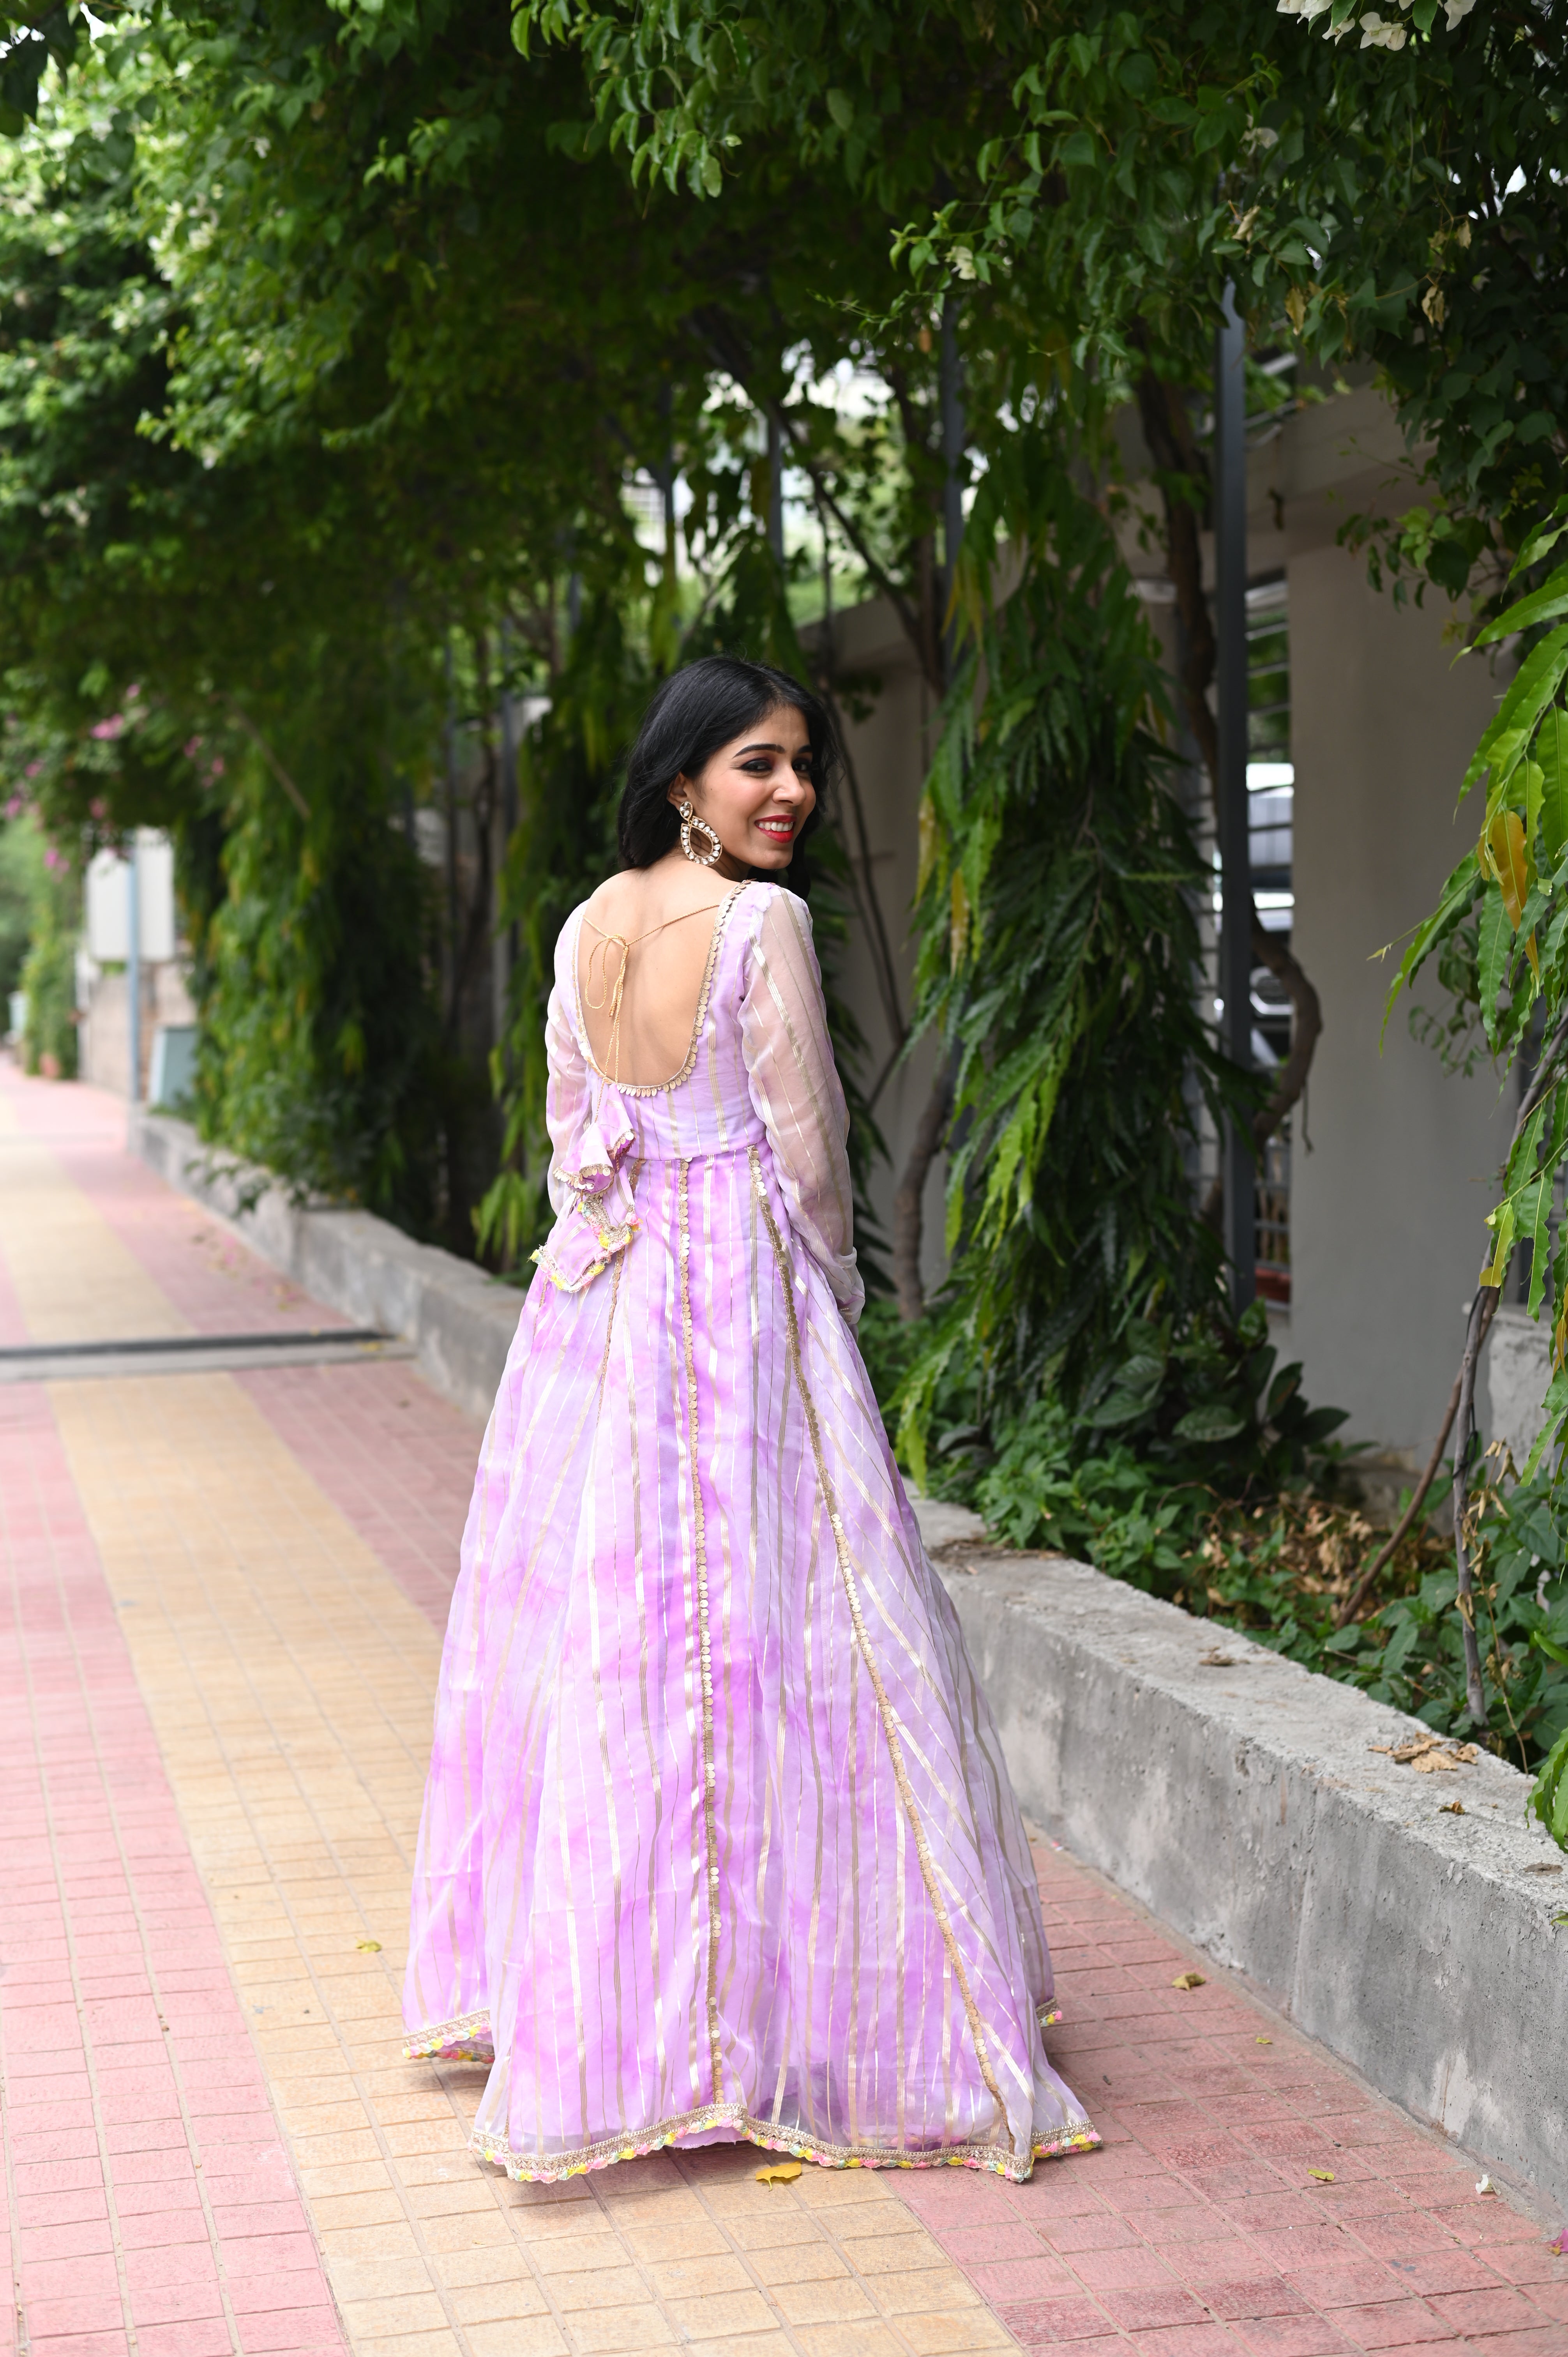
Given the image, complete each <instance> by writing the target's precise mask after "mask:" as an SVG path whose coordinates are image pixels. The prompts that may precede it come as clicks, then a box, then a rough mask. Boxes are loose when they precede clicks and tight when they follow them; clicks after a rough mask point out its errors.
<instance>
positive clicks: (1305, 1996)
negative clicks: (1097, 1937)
mask: <svg viewBox="0 0 1568 2357" xmlns="http://www.w3.org/2000/svg"><path fill="white" fill-rule="evenodd" d="M922 1502H923V1501H922ZM938 1560H939V1565H940V1569H941V1572H942V1577H943V1578H944V1580H945V1582H946V1584H947V1587H948V1591H949V1593H950V1596H951V1597H952V1599H953V1602H954V1604H955V1606H956V1607H957V1609H958V1615H959V1619H960V1620H961V1622H962V1624H963V1631H964V1635H965V1637H966V1638H967V1640H968V1641H969V1646H970V1650H971V1652H972V1654H973V1656H974V1660H975V1664H976V1667H977V1669H978V1670H979V1673H980V1677H981V1682H982V1684H983V1686H984V1688H985V1691H986V1693H987V1695H989V1696H990V1698H991V1705H992V1707H993V1710H994V1711H995V1713H996V1717H997V1720H998V1722H999V1724H1000V1727H1001V1730H1002V1739H1003V1744H1004V1749H1005V1750H1006V1754H1007V1761H1008V1765H1009V1767H1010V1768H1011V1770H1012V1772H1013V1780H1014V1782H1015V1785H1016V1787H1017V1791H1018V1797H1019V1799H1020V1801H1021V1802H1022V1803H1023V1805H1024V1808H1025V1810H1026V1812H1027V1813H1028V1814H1029V1815H1030V1816H1031V1817H1033V1818H1034V1819H1035V1820H1036V1822H1037V1823H1038V1824H1042V1825H1044V1826H1046V1827H1047V1828H1048V1829H1049V1830H1050V1831H1051V1832H1053V1833H1054V1834H1055V1835H1056V1836H1057V1838H1058V1839H1059V1840H1061V1841H1063V1842H1065V1843H1066V1844H1067V1846H1068V1847H1069V1848H1070V1849H1071V1850H1073V1851H1074V1852H1075V1853H1076V1854H1077V1855H1078V1856H1079V1857H1084V1858H1087V1859H1088V1860H1090V1863H1092V1864H1093V1865H1094V1866H1096V1867H1100V1868H1101V1871H1102V1872H1103V1873H1105V1874H1108V1875H1109V1876H1110V1877H1111V1878H1112V1880H1114V1881H1116V1882H1118V1883H1120V1884H1121V1886H1122V1889H1125V1890H1129V1891H1131V1892H1133V1894H1134V1895H1135V1896H1136V1897H1137V1898H1139V1899H1141V1900H1143V1901H1144V1904H1145V1905H1146V1906H1148V1907H1149V1908H1150V1909H1151V1910H1153V1912H1154V1913H1155V1914H1156V1915H1158V1916H1159V1917H1160V1918H1161V1919H1162V1920H1163V1921H1165V1922H1167V1923H1169V1924H1170V1925H1172V1927H1173V1928H1174V1929H1175V1930H1176V1931H1178V1932H1183V1933H1185V1934H1186V1936H1187V1938H1188V1939H1189V1940H1192V1941H1193V1942H1195V1943H1197V1946H1199V1947H1200V1948H1202V1949H1204V1950H1205V1951H1206V1952H1207V1953H1208V1954H1210V1955H1212V1956H1213V1957H1215V1958H1216V1960H1217V1961H1218V1962H1219V1963H1220V1964H1225V1965H1228V1966H1230V1968H1231V1969H1232V1970H1235V1971H1238V1972H1240V1973H1242V1974H1244V1975H1246V1976H1247V1978H1248V1979H1249V1980H1251V1982H1252V1983H1253V1984H1254V1985H1255V1986H1257V1988H1258V1989H1259V1990H1260V1991H1261V1992H1262V1994H1263V1995H1264V1996H1267V1997H1268V1999H1269V2001H1270V2002H1271V2003H1272V2004H1273V2005H1275V2006H1277V2007H1279V2009H1280V2010H1281V2011H1282V2012H1283V2013H1284V2014H1285V2015H1287V2016H1288V2017H1289V2018H1290V2019H1291V2020H1293V2021H1294V2022H1295V2023H1296V2024H1297V2025H1298V2027H1299V2028H1300V2029H1303V2030H1305V2032H1306V2033H1307V2034H1308V2035H1309V2036H1311V2037H1313V2038H1316V2039H1320V2040H1322V2042H1323V2043H1324V2045H1326V2046H1327V2047H1328V2048H1330V2049H1331V2050H1332V2051H1333V2052H1335V2053H1336V2054H1339V2055H1342V2056H1343V2057H1344V2058H1345V2060H1346V2061H1348V2062H1350V2063H1353V2064H1354V2065H1355V2067H1356V2068H1357V2069H1358V2070H1359V2071H1360V2072H1362V2073H1363V2075H1364V2076H1365V2077H1366V2078H1367V2079H1369V2081H1370V2082H1371V2083H1372V2084H1373V2085H1374V2086H1375V2087H1378V2088H1379V2089H1380V2090H1381V2092H1382V2093H1384V2094H1387V2095H1391V2096H1392V2097H1393V2099H1394V2100H1395V2102H1397V2103H1399V2104H1402V2105H1403V2106H1404V2108H1405V2109H1406V2110H1407V2111H1409V2112H1411V2113H1413V2114H1414V2115H1415V2116H1416V2117H1417V2118H1419V2119H1423V2120H1426V2121H1430V2122H1431V2123H1432V2124H1433V2125H1434V2126H1438V2127H1440V2128H1443V2129H1444V2130H1445V2131H1446V2132H1447V2134H1448V2135H1450V2136H1454V2137H1455V2139H1456V2140H1457V2141H1458V2142H1459V2143H1461V2144H1463V2145H1465V2146H1466V2147H1468V2148H1469V2150H1470V2151H1472V2152H1473V2153H1477V2154H1479V2155H1480V2156H1481V2157H1482V2158H1484V2159H1485V2160H1487V2161H1488V2162H1495V2163H1496V2164H1498V2166H1499V2167H1500V2168H1501V2169H1505V2170H1507V2171H1509V2172H1510V2173H1512V2174H1514V2175H1516V2176H1518V2177H1520V2178H1523V2179H1526V2180H1527V2181H1528V2182H1529V2183H1530V2184H1531V2185H1533V2186H1534V2187H1535V2188H1536V2189H1537V2190H1538V2191H1539V2192H1540V2193H1541V2194H1542V2195H1544V2196H1545V2197H1546V2198H1547V2199H1549V2200H1551V2201H1554V2202H1557V2203H1560V2204H1563V2205H1564V2206H1568V2071H1565V2070H1564V2068H1563V2056H1564V2054H1568V1972H1565V1971H1564V1969H1563V1967H1564V1962H1565V1960H1568V1928H1562V1929H1559V1928H1556V1927H1554V1926H1553V1924H1552V1920H1551V1919H1552V1916H1553V1915H1554V1914H1557V1913H1560V1912H1562V1911H1563V1910H1564V1909H1568V1872H1565V1871H1564V1861H1563V1855H1562V1853H1561V1852H1560V1851H1559V1850H1558V1849H1557V1848H1556V1847H1555V1846H1553V1844H1552V1842H1551V1841H1550V1840H1549V1838H1548V1836H1547V1835H1546V1834H1545V1832H1544V1831H1543V1830H1542V1829H1541V1827H1540V1826H1539V1825H1537V1824H1535V1823H1534V1821H1533V1820H1530V1821H1528V1822H1527V1820H1526V1817H1525V1814H1524V1806H1525V1801H1526V1797H1527V1795H1528V1793H1529V1791H1530V1779H1529V1778H1528V1777H1526V1776H1524V1775H1522V1774H1521V1773H1520V1770H1518V1769H1517V1768H1510V1767H1509V1766H1507V1765H1505V1763H1504V1762H1502V1761H1501V1760H1495V1759H1493V1758H1492V1757H1491V1756H1490V1755H1489V1754H1487V1755H1483V1757H1482V1758H1481V1759H1480V1760H1477V1761H1475V1762H1474V1763H1473V1764H1470V1765H1467V1766H1462V1767H1460V1768H1459V1769H1458V1770H1457V1771H1456V1772H1455V1773H1452V1774H1441V1773H1440V1774H1431V1775H1417V1774H1416V1773H1415V1771H1414V1770H1412V1769H1411V1768H1408V1767H1406V1768H1400V1767H1396V1766H1395V1765H1394V1764H1393V1761H1392V1760H1391V1759H1389V1758H1388V1757H1387V1756H1385V1755H1383V1754H1381V1753H1379V1752H1376V1751H1374V1750H1372V1749H1370V1748H1369V1747H1370V1746H1371V1745H1373V1744H1390V1743H1394V1742H1397V1741H1400V1740H1402V1739H1404V1738H1407V1737H1408V1736H1410V1735H1411V1734H1413V1733H1425V1732H1426V1730H1425V1729H1424V1728H1423V1727H1421V1726H1420V1725H1419V1722H1417V1721H1415V1720H1412V1719H1408V1718H1406V1717H1403V1716H1402V1714H1401V1713H1399V1712H1397V1711H1394V1710H1391V1709H1389V1708H1387V1707H1386V1706H1383V1705H1380V1704H1377V1703H1372V1702H1369V1700H1368V1699H1367V1697H1366V1696H1365V1695H1362V1694H1360V1693H1359V1692H1358V1691H1357V1690H1356V1689H1355V1688H1354V1687H1351V1686H1348V1685H1341V1684H1337V1682H1336V1681H1335V1680H1333V1679H1330V1678H1323V1677H1318V1676H1316V1675H1315V1674H1313V1673H1312V1672H1311V1671H1309V1670H1305V1669H1303V1668H1301V1667H1300V1666H1299V1665H1298V1664H1297V1663H1294V1662H1287V1661H1285V1660H1284V1659H1283V1658H1282V1656H1281V1655H1279V1654H1277V1653H1273V1652H1269V1651H1268V1649H1267V1648H1266V1647H1265V1646H1262V1645H1256V1644H1252V1643H1251V1642H1250V1641H1248V1640H1247V1639H1245V1638H1239V1637H1233V1636H1231V1635H1230V1634H1228V1633H1227V1632H1225V1631H1222V1630H1218V1629H1216V1628H1215V1626H1214V1624H1213V1623H1212V1622H1209V1621H1201V1620H1194V1619H1193V1618H1192V1617H1191V1616H1190V1615H1188V1614H1187V1613H1185V1612H1181V1611H1178V1610H1177V1609H1176V1607H1175V1606H1174V1605H1170V1604H1162V1603H1160V1602H1158V1601H1157V1600H1156V1599H1155V1598H1152V1597H1148V1596H1144V1594H1143V1593H1142V1592H1141V1591H1140V1590H1139V1589H1137V1588H1133V1587H1126V1586H1124V1585H1123V1584H1122V1582H1121V1581H1119V1580H1114V1579H1108V1578H1106V1577H1104V1576H1103V1575H1102V1574H1101V1573H1100V1572H1097V1571H1093V1570H1091V1569H1090V1567H1089V1566H1087V1565H1086V1564H1079V1563H1069V1562H1066V1561H1063V1560H1062V1559H1060V1558H1058V1557H1043V1556H1036V1555H1000V1554H994V1553H985V1554H982V1553H974V1554H971V1553H969V1552H968V1551H967V1550H965V1551H962V1552H960V1550H959V1549H958V1548H956V1547H954V1546H953V1545H952V1544H951V1542H950V1543H949V1545H948V1549H947V1552H946V1553H945V1555H943V1556H941V1557H939V1559H938ZM1206 1653H1215V1654H1222V1655H1225V1656H1228V1657H1230V1658H1229V1659H1227V1660H1225V1661H1224V1662H1222V1663H1215V1665H1213V1666H1206V1665H1205V1664H1204V1662H1203V1660H1202V1656H1203V1655H1205V1654H1206ZM1455 1800H1457V1801H1459V1802H1461V1803H1462V1804H1463V1808H1464V1814H1463V1815H1453V1814H1449V1813H1445V1812H1444V1803H1449V1802H1452V1801H1455Z"/></svg>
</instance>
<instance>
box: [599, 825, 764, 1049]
mask: <svg viewBox="0 0 1568 2357" xmlns="http://www.w3.org/2000/svg"><path fill="white" fill-rule="evenodd" d="M736 889H737V887H736V886H735V885H733V884H725V882H724V881H723V880H722V878H720V877H716V876H714V875H713V874H711V873H710V872H709V871H708V870H707V869H706V868H700V867H697V866H694V865H693V863H692V862H691V861H690V860H687V859H684V858H682V857H681V856H680V855H679V854H678V853H672V854H671V856H669V857H667V858H664V859H660V860H658V861H656V862H655V864H654V865H653V866H651V867H642V868H628V869H626V870H624V871H623V873H622V874H620V875H619V876H612V877H610V878H609V880H608V882H607V883H605V884H601V885H600V887H599V888H598V890H597V891H596V893H595V894H594V896H593V898H592V899H591V900H589V901H588V903H587V905H586V907H585V909H584V911H583V922H582V925H581V927H580V928H579V931H578V934H577V998H578V1005H579V1006H580V1007H581V1010H582V1017H583V1026H584V1029H585V1033H586V1035H587V1041H588V1048H589V1050H590V1052H591V1054H592V1056H593V1059H594V1061H595V1063H596V1065H597V1066H598V1068H599V1070H600V1071H601V1072H603V1073H604V1074H605V1075H606V1077H607V1079H609V1080H612V1081H621V1082H626V1083H627V1085H628V1086H629V1087H632V1088H659V1087H661V1086H662V1085H663V1084H664V1083H665V1082H668V1081H671V1080H673V1079H675V1078H677V1077H678V1076H679V1074H680V1073H681V1072H682V1070H683V1069H684V1067H685V1064H686V1060H687V1058H688V1056H689V1054H690V1051H691V1047H692V1036H693V1031H694V1029H695V1028H696V1021H697V1011H698V1006H699V1004H700V1002H701V999H702V995H703V977H704V976H705V974H706V973H707V970H708V955H709V952H710V951H711V949H712V947H713V941H714V926H715V924H716V922H717V919H718V911H719V909H721V908H722V907H723V906H724V903H725V900H727V899H729V897H730V894H731V893H732V892H734V891H735V890H736Z"/></svg>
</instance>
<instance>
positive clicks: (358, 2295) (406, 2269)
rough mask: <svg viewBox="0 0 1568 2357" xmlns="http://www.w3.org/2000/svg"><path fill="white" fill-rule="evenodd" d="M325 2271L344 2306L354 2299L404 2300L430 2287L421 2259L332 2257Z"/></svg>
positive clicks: (428, 2274)
mask: <svg viewBox="0 0 1568 2357" xmlns="http://www.w3.org/2000/svg"><path fill="white" fill-rule="evenodd" d="M327 2274H328V2280H329V2282H330V2283H331V2286H332V2289H333V2291H334V2293H335V2294H336V2295H337V2297H338V2299H339V2300H340V2301H342V2302H343V2303H344V2304H345V2305H347V2303H348V2302H349V2301H350V2300H356V2299H406V2298H410V2297H411V2296H412V2295H413V2293H415V2292H422V2291H428V2290H429V2288H430V2270H429V2268H428V2267H427V2266H425V2264H424V2260H423V2259H332V2260H329V2261H328V2266H327Z"/></svg>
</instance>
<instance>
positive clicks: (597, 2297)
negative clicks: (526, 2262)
mask: <svg viewBox="0 0 1568 2357" xmlns="http://www.w3.org/2000/svg"><path fill="white" fill-rule="evenodd" d="M544 2281H545V2287H546V2290H547V2293H548V2296H549V2298H550V2301H551V2304H552V2305H553V2307H555V2308H558V2309H560V2311H561V2313H562V2315H563V2316H570V2315H571V2314H572V2313H573V2311H574V2310H575V2309H605V2308H625V2307H628V2306H630V2305H631V2304H632V2302H634V2301H642V2300H646V2299H647V2298H648V2286H647V2284H646V2283H645V2282H644V2281H643V2278H642V2276H641V2274H640V2273H639V2270H638V2269H637V2268H636V2267H625V2266H622V2267H611V2266H604V2267H590V2268H588V2269H587V2270H586V2271H585V2273H584V2274H582V2275H578V2276H546V2277H545V2279H544Z"/></svg>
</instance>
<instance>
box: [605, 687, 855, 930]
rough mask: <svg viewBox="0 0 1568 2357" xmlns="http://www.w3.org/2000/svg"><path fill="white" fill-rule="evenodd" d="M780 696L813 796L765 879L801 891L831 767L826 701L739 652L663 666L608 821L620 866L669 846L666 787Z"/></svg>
mask: <svg viewBox="0 0 1568 2357" xmlns="http://www.w3.org/2000/svg"><path fill="white" fill-rule="evenodd" d="M781 704H788V705H793V706H794V709H795V710H796V711H797V712H798V713H799V714H800V717H801V719H802V720H803V721H804V722H805V724H806V740H807V743H808V745H809V746H810V748H811V783H812V785H813V786H815V788H816V790H817V800H816V805H815V808H814V809H813V810H812V812H811V816H810V818H809V819H808V820H807V821H806V823H805V824H804V826H803V827H802V828H801V829H800V834H798V835H797V836H796V837H795V844H794V856H793V858H792V859H791V861H790V863H789V866H788V868H786V869H784V870H783V871H782V872H779V871H777V870H769V876H768V880H769V881H770V882H773V883H778V884H787V885H788V886H789V888H790V890H791V891H793V892H799V893H800V895H801V896H802V897H804V895H805V894H806V892H807V891H808V890H809V888H810V877H809V861H808V857H807V853H806V844H807V841H808V839H809V838H810V836H811V835H812V834H815V832H816V830H817V828H818V826H819V825H820V824H821V823H822V816H823V811H824V806H825V804H826V802H827V797H828V794H829V792H830V791H831V790H832V784H833V780H834V778H835V776H836V774H837V771H838V765H839V746H838V737H837V734H836V732H835V730H834V728H833V724H832V720H831V718H830V717H829V716H828V711H827V707H826V706H825V705H823V704H822V702H821V701H820V700H819V699H818V698H817V697H816V696H814V695H813V694H811V690H810V689H809V688H805V687H802V686H801V685H800V681H799V680H797V679H791V678H790V677H789V673H787V672H782V671H775V670H774V669H773V667H772V665H771V664H770V663H760V662H747V661H746V658H745V657H744V656H743V655H703V656H701V657H699V659H698V661H697V662H689V663H686V664H684V665H683V666H682V669H681V670H680V671H677V672H671V674H670V677H669V678H668V679H667V680H666V681H665V682H664V683H663V685H662V686H661V687H660V689H659V690H658V692H657V694H655V696H654V698H653V701H652V703H651V704H650V705H649V707H648V710H647V711H646V712H645V713H644V714H643V716H642V726H641V727H640V728H639V730H638V732H637V742H636V744H635V745H634V746H633V747H632V748H631V755H630V759H628V762H627V765H626V785H625V787H624V789H623V790H622V792H621V798H620V813H619V816H618V819H617V822H616V834H617V838H618V842H619V845H620V856H621V864H622V866H626V867H651V866H652V865H653V863H654V861H655V860H656V859H662V858H663V856H664V855H665V853H666V852H667V851H672V850H673V849H674V847H675V845H676V844H677V843H678V842H679V841H680V837H681V821H680V819H679V817H678V816H677V814H676V811H675V805H674V803H673V802H671V800H670V789H671V786H672V785H673V784H674V782H675V780H676V779H677V778H682V777H685V778H694V777H696V776H697V775H698V774H699V772H700V771H701V770H703V769H705V768H706V766H707V764H708V762H709V761H711V760H712V759H713V757H714V754H715V753H716V752H718V750H719V749H720V748H721V747H722V746H725V745H730V744H733V743H734V741H735V739H736V737H744V736H745V734H746V730H747V729H748V728H755V727H756V726H757V722H758V721H759V720H761V719H763V718H765V717H766V716H767V715H768V713H769V712H773V711H776V710H777V709H778V707H779V705H781Z"/></svg>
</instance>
